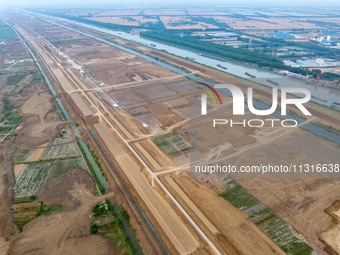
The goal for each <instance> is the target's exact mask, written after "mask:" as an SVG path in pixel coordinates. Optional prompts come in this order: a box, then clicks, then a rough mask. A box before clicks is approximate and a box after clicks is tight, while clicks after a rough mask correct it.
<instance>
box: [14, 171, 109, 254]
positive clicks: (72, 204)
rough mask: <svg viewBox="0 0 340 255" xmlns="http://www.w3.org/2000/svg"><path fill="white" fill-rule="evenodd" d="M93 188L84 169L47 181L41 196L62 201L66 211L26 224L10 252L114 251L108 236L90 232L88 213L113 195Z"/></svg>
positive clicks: (52, 201) (82, 252)
mask: <svg viewBox="0 0 340 255" xmlns="http://www.w3.org/2000/svg"><path fill="white" fill-rule="evenodd" d="M93 191H94V183H93V180H92V178H91V176H90V175H89V173H87V172H85V171H83V170H72V171H70V172H68V173H66V174H64V175H61V176H59V177H57V178H55V179H53V180H52V181H50V182H48V183H46V184H45V185H44V186H43V187H42V189H41V190H40V191H39V192H38V196H41V197H42V199H43V200H44V201H46V202H47V203H51V204H54V203H58V202H59V204H62V205H63V206H64V208H65V210H64V211H63V212H60V213H57V214H52V215H44V216H41V217H38V218H37V219H35V220H33V221H32V222H30V223H28V224H27V225H25V227H24V228H23V232H22V233H20V234H19V235H18V236H16V237H15V238H14V239H13V240H12V242H11V246H10V253H9V254H25V255H27V254H32V255H33V254H34V255H36V254H58V255H59V254H70V255H71V254H98V251H100V254H112V250H113V247H112V245H111V244H110V242H109V241H108V240H107V239H105V238H103V237H100V236H91V235H89V229H90V217H89V215H90V214H91V210H92V208H93V206H95V205H96V204H97V203H99V202H101V201H103V200H105V199H106V198H110V197H112V196H113V194H112V193H109V194H106V195H104V196H100V197H95V196H94V195H93V193H92V192H93ZM56 193H57V194H58V196H56ZM39 194H40V195H39Z"/></svg>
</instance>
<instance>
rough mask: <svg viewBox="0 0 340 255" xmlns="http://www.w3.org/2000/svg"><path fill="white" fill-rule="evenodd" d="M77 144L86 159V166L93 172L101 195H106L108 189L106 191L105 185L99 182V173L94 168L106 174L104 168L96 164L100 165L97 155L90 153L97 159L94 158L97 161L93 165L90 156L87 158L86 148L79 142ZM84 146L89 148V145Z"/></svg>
mask: <svg viewBox="0 0 340 255" xmlns="http://www.w3.org/2000/svg"><path fill="white" fill-rule="evenodd" d="M77 143H78V146H79V149H80V151H81V153H82V154H83V157H84V159H85V162H86V165H87V167H88V169H89V170H90V172H91V174H92V176H93V178H94V180H95V181H96V183H97V186H98V188H99V191H100V193H101V194H105V192H106V189H105V187H104V185H103V184H102V183H101V181H100V180H99V178H98V176H97V172H96V171H95V169H94V167H97V168H99V169H100V171H101V172H102V173H103V172H104V171H103V169H102V167H101V165H100V164H99V165H98V164H97V163H96V162H98V163H99V161H98V157H97V156H96V155H94V152H93V151H92V152H91V151H90V152H91V156H92V157H93V156H95V157H96V158H93V160H94V161H95V163H91V162H90V160H89V159H88V156H87V155H86V153H85V150H84V148H83V147H82V146H81V144H80V142H77ZM84 146H87V145H84ZM87 147H88V146H87ZM103 177H104V178H106V177H105V176H104V175H103Z"/></svg>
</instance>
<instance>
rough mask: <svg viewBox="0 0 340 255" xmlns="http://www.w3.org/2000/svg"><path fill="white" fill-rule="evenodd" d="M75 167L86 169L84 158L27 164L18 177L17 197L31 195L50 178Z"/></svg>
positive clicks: (15, 190) (15, 188) (15, 187)
mask: <svg viewBox="0 0 340 255" xmlns="http://www.w3.org/2000/svg"><path fill="white" fill-rule="evenodd" d="M74 168H81V169H86V166H85V165H84V162H83V160H82V158H77V159H64V160H54V161H42V162H34V163H29V164H26V165H25V167H24V169H23V170H22V171H21V173H20V174H19V175H18V176H17V177H16V184H15V186H14V192H15V198H19V197H29V196H32V195H34V194H36V192H37V191H38V190H39V188H40V187H41V186H42V185H44V184H45V183H46V182H47V181H48V180H50V179H52V178H54V177H57V176H59V175H61V174H63V173H66V172H67V171H70V170H72V169H74Z"/></svg>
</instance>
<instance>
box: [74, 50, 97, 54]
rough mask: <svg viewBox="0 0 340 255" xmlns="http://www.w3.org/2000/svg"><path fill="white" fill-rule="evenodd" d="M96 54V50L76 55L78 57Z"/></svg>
mask: <svg viewBox="0 0 340 255" xmlns="http://www.w3.org/2000/svg"><path fill="white" fill-rule="evenodd" d="M96 53H99V51H97V50H92V51H82V52H79V53H78V54H79V55H92V54H96Z"/></svg>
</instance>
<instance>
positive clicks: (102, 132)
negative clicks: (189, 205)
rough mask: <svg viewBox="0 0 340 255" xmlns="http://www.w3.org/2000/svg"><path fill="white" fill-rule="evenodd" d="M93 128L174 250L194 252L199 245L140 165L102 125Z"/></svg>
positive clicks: (183, 252) (182, 252) (184, 252)
mask: <svg viewBox="0 0 340 255" xmlns="http://www.w3.org/2000/svg"><path fill="white" fill-rule="evenodd" d="M94 128H95V130H96V131H97V132H98V134H99V136H100V137H102V138H105V140H104V143H105V144H106V146H107V148H108V149H109V151H110V152H111V153H112V155H113V156H114V157H115V160H116V161H117V162H118V164H119V166H120V167H121V169H122V170H123V172H124V174H125V175H126V176H127V177H128V179H129V181H130V182H131V184H132V186H133V187H134V188H135V190H136V192H137V194H138V195H139V196H140V197H141V198H142V200H143V201H144V203H145V204H146V206H147V208H149V210H150V211H151V213H152V215H153V216H154V217H155V219H156V221H157V222H158V224H159V225H160V227H161V228H162V229H163V231H164V232H165V233H166V235H167V236H168V238H169V239H170V241H171V242H172V244H173V245H174V247H175V248H176V249H177V250H178V252H179V253H181V254H187V253H190V252H193V251H195V250H196V249H197V248H198V246H199V243H198V241H197V240H196V239H195V238H194V236H193V235H192V234H191V233H190V232H189V230H188V229H187V227H186V226H185V225H184V224H183V221H182V220H181V219H180V218H179V216H178V215H177V214H176V213H175V211H174V210H173V209H172V208H171V207H170V206H169V205H168V204H167V203H166V202H165V200H164V199H163V198H162V197H161V196H160V195H159V194H158V193H157V191H156V190H155V189H153V188H152V187H151V185H150V183H149V182H148V181H147V179H146V177H145V176H144V174H143V172H141V171H140V170H141V167H140V166H139V165H138V164H137V163H136V162H135V160H134V159H133V158H131V157H130V156H129V155H128V154H126V153H124V148H123V147H122V145H120V144H119V143H118V142H117V141H116V140H115V138H114V137H113V135H112V134H111V133H110V132H109V131H108V130H107V129H106V127H105V126H104V125H102V124H95V125H94Z"/></svg>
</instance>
